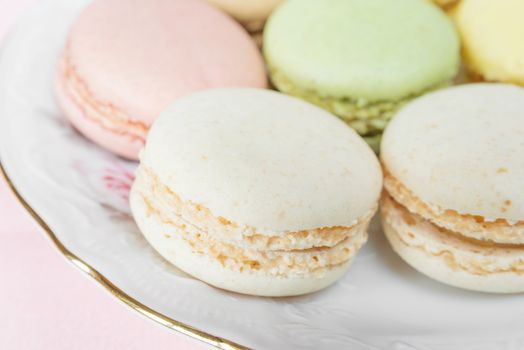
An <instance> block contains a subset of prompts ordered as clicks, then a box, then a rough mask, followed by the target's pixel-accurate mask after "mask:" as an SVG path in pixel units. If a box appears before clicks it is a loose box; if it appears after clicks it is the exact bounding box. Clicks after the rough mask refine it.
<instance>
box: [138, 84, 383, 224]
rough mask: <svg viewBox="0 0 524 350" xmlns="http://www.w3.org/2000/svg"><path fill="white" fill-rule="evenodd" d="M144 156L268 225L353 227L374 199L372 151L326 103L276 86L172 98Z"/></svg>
mask: <svg viewBox="0 0 524 350" xmlns="http://www.w3.org/2000/svg"><path fill="white" fill-rule="evenodd" d="M141 163H143V164H144V165H145V166H147V167H149V168H150V169H153V170H154V171H155V173H156V174H157V176H158V178H159V179H160V181H161V182H162V183H164V184H165V185H166V186H168V187H169V188H170V189H171V190H172V191H173V192H175V193H177V194H178V195H179V196H180V197H181V198H182V199H184V200H190V201H192V202H194V203H199V204H201V205H203V206H204V207H206V208H208V209H209V210H210V211H211V212H212V213H213V215H214V216H222V217H224V218H226V219H227V220H230V221H232V222H235V223H237V224H239V225H247V226H252V227H254V228H256V229H259V230H267V231H276V232H279V231H282V232H284V231H300V230H307V229H313V228H321V227H333V226H347V227H349V226H352V225H353V224H355V223H356V221H358V220H359V219H360V218H362V217H365V216H366V215H367V214H368V213H369V212H370V211H372V210H374V209H375V208H376V205H377V201H378V197H379V195H380V190H381V187H382V174H381V170H380V166H379V164H378V161H377V159H376V157H375V155H374V153H373V152H372V150H371V149H370V148H369V147H368V146H367V145H366V144H365V142H364V141H363V140H362V139H361V138H360V137H359V136H358V135H357V134H356V133H355V132H354V131H353V130H351V129H350V128H348V127H347V126H346V125H345V124H344V123H343V122H341V121H340V120H339V119H337V118H336V117H334V116H332V115H330V114H329V113H327V112H325V111H324V110H322V109H320V108H318V107H315V106H312V105H310V104H307V103H305V102H303V101H301V100H299V99H296V98H293V97H290V96H286V95H283V94H280V93H277V92H274V91H270V90H262V89H246V88H244V89H235V88H224V89H216V90H209V91H206V92H200V93H197V94H194V95H192V96H189V97H186V98H184V99H183V100H179V101H177V102H175V103H174V104H173V105H172V106H171V107H169V108H168V109H167V110H166V112H165V113H163V114H162V116H160V118H159V119H158V120H157V121H156V123H155V124H154V125H153V127H152V128H151V130H150V133H149V136H148V140H147V144H146V147H145V149H144V152H143V153H142V155H141Z"/></svg>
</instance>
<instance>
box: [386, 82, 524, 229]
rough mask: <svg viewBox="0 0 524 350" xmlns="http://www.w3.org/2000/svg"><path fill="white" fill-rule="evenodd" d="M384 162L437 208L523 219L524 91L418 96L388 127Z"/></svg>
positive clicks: (470, 89)
mask: <svg viewBox="0 0 524 350" xmlns="http://www.w3.org/2000/svg"><path fill="white" fill-rule="evenodd" d="M381 159H382V162H383V164H384V166H385V168H386V169H387V171H388V172H389V173H390V174H391V175H392V176H394V177H395V178H397V180H398V181H400V182H401V183H402V184H403V185H405V186H406V187H407V188H408V189H409V190H411V191H412V192H413V194H414V195H416V196H417V197H418V198H420V199H421V200H422V201H424V202H425V203H426V204H429V205H431V206H433V207H434V209H441V210H448V209H450V210H455V211H456V212H458V213H459V214H469V215H475V216H482V217H483V218H484V219H485V220H488V221H492V220H496V219H506V220H507V221H509V222H515V221H522V220H524V195H523V189H524V89H523V88H519V87H517V86H513V85H506V84H471V85H462V86H457V87H453V88H449V89H445V90H440V91H438V92H434V93H431V94H428V95H425V96H423V97H421V98H418V99H416V100H415V101H413V102H412V103H410V104H409V105H407V106H406V107H405V108H403V109H402V110H401V111H400V112H399V113H398V114H397V115H396V116H395V118H394V119H393V121H392V122H391V124H390V125H389V126H388V128H387V129H386V132H385V133H384V137H383V139H382V146H381Z"/></svg>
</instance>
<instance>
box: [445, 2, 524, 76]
mask: <svg viewBox="0 0 524 350" xmlns="http://www.w3.org/2000/svg"><path fill="white" fill-rule="evenodd" d="M523 15H524V1H522V0H497V1H493V0H463V1H461V2H460V3H459V4H458V5H457V7H456V9H455V10H454V11H453V18H454V19H455V22H456V23H457V27H458V29H459V32H460V34H461V36H462V37H463V42H464V44H463V45H464V55H465V58H466V61H467V63H468V65H469V66H470V68H471V69H472V70H473V71H474V72H476V73H480V74H482V75H483V76H484V77H485V78H486V79H488V80H499V81H506V82H513V83H518V84H521V85H524V20H523V19H522V17H523Z"/></svg>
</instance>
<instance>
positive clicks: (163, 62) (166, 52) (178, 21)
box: [66, 0, 266, 123]
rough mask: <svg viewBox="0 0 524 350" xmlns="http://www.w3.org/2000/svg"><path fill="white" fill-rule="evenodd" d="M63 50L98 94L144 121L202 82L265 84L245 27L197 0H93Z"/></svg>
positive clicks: (201, 86)
mask: <svg viewBox="0 0 524 350" xmlns="http://www.w3.org/2000/svg"><path fill="white" fill-rule="evenodd" d="M224 43H227V45H224ZM66 55H67V58H68V59H69V60H71V63H72V66H74V68H75V70H76V73H77V75H78V76H80V77H81V78H82V79H83V81H84V83H85V85H86V87H87V88H88V89H89V90H90V91H91V93H92V94H94V96H95V98H96V99H98V100H100V101H103V102H107V103H110V104H112V105H113V106H115V107H116V108H118V109H119V110H121V111H123V112H124V113H125V114H127V115H129V116H131V117H133V118H135V119H136V118H140V119H143V120H140V121H143V122H146V123H151V122H152V121H153V120H154V119H155V118H156V117H157V116H158V114H159V113H160V112H161V111H162V110H163V109H164V108H165V107H166V106H167V105H168V104H169V103H170V102H171V101H172V100H173V99H176V98H178V97H181V96H184V95H187V94H189V93H192V92H194V91H197V90H202V89H206V88H213V87H222V86H252V87H265V85H266V77H265V70H264V64H263V60H262V58H261V55H260V53H259V51H258V49H257V47H256V46H255V44H254V43H253V42H252V40H251V39H250V37H249V35H248V34H247V33H246V32H245V30H244V29H243V28H242V27H241V26H240V25H238V24H237V23H236V22H234V21H233V20H232V19H231V18H229V17H228V16H227V15H226V14H224V13H222V12H221V11H220V10H218V9H216V8H215V7H214V6H212V5H210V4H208V3H206V2H204V1H198V0H176V1H173V0H153V1H151V0H99V1H95V2H94V3H92V4H91V5H90V6H89V7H88V8H86V9H85V11H84V12H82V13H81V15H80V16H79V17H78V19H77V21H76V22H75V23H74V25H73V27H72V30H71V32H70V37H69V42H68V47H67V48H66Z"/></svg>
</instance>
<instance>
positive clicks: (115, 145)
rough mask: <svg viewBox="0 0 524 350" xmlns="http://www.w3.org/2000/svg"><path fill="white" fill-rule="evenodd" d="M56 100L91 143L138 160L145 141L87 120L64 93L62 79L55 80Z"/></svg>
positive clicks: (79, 107)
mask: <svg viewBox="0 0 524 350" xmlns="http://www.w3.org/2000/svg"><path fill="white" fill-rule="evenodd" d="M55 98H56V100H57V102H58V104H59V105H60V107H61V108H62V110H63V111H64V112H65V115H66V116H67V118H68V119H69V121H70V122H71V124H73V126H74V127H75V128H76V129H77V130H78V131H80V132H81V133H82V134H83V135H85V136H86V137H87V138H89V139H90V140H91V141H93V142H95V143H96V144H98V145H100V146H102V147H104V148H105V149H107V150H110V151H111V152H113V153H115V154H116V155H119V156H121V157H124V158H127V159H131V160H137V159H138V157H137V155H138V152H139V151H140V150H141V149H142V147H143V146H144V141H143V140H140V139H136V138H135V139H132V138H129V137H128V136H127V135H125V134H119V133H116V132H113V131H111V130H108V129H106V128H104V127H102V126H101V125H100V124H98V123H96V122H95V121H93V120H91V119H89V118H87V117H86V114H85V113H84V111H83V110H82V106H79V105H77V104H75V103H73V101H72V100H71V98H70V97H69V96H68V95H67V92H65V91H64V88H63V82H62V81H61V80H60V77H57V78H56V80H55Z"/></svg>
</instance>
